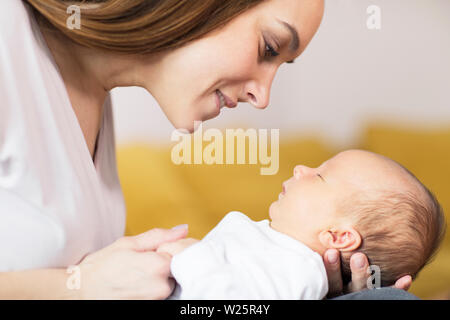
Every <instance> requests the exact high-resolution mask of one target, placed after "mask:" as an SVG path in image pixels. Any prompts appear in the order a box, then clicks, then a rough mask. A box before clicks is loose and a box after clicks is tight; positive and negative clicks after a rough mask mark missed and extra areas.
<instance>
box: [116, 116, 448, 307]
mask: <svg viewBox="0 0 450 320" xmlns="http://www.w3.org/2000/svg"><path fill="white" fill-rule="evenodd" d="M355 147H356V148H363V149H366V150H371V151H374V152H377V153H380V154H384V155H386V156H388V157H390V158H392V159H394V160H396V161H398V162H400V163H401V164H403V165H404V166H406V167H407V168H408V169H410V170H411V171H412V172H413V173H414V174H415V175H416V176H417V177H418V178H419V179H420V180H421V181H422V182H423V183H424V184H425V185H427V186H428V187H429V188H430V189H431V190H432V191H433V192H434V193H435V194H436V196H437V197H438V199H439V200H440V202H441V204H442V205H443V207H444V210H446V212H447V216H448V213H449V212H450V129H446V130H445V129H442V130H435V131H431V130H422V131H420V130H418V129H408V128H399V127H398V126H397V125H396V126H382V125H372V126H369V127H368V129H367V130H366V131H365V133H364V134H363V135H362V137H361V142H360V143H359V144H358V145H357V146H351V148H355ZM171 148H172V145H170V146H166V147H155V146H149V145H144V144H135V145H127V146H120V147H119V148H118V151H117V153H118V154H117V156H118V168H119V175H120V180H121V184H122V188H123V192H124V196H125V201H126V205H127V235H135V234H138V233H141V232H144V231H146V230H148V229H150V228H154V227H163V228H170V227H172V226H175V225H178V224H183V223H188V224H189V230H190V236H192V237H196V238H202V237H203V236H204V235H205V234H206V233H207V232H208V231H209V230H210V229H212V228H213V227H214V226H215V225H216V224H217V223H218V222H219V221H220V219H221V218H222V217H223V216H224V214H225V213H227V212H229V211H231V210H239V211H242V212H245V213H246V214H247V215H249V216H250V217H251V218H252V219H254V220H262V219H266V218H267V217H268V208H269V206H270V204H271V203H272V202H273V201H274V200H276V199H277V197H278V193H279V192H280V191H281V183H282V182H283V181H284V180H286V179H288V178H289V177H290V176H291V175H292V170H293V168H294V166H295V165H296V164H305V165H308V166H317V165H319V164H320V163H322V162H323V161H324V160H326V159H328V158H330V157H331V156H333V155H334V154H336V153H337V152H339V151H340V150H338V149H336V148H333V147H332V146H329V145H326V144H325V143H324V142H322V141H320V140H319V139H316V138H298V139H294V140H284V141H280V168H279V171H278V173H277V174H276V175H271V176H268V175H266V176H264V175H260V171H259V170H260V165H237V164H236V165H205V164H203V165H180V166H177V165H175V164H173V163H172V161H171V155H170V152H171ZM349 148H350V147H349ZM449 289H450V236H449V234H447V236H446V239H445V243H444V245H443V247H442V249H441V251H440V252H439V254H438V256H437V257H436V259H435V261H434V262H432V263H431V264H430V265H429V266H428V267H426V268H425V269H424V270H423V271H422V273H421V274H420V276H419V277H418V279H417V280H416V281H415V282H414V283H413V287H412V288H411V290H410V292H412V293H414V294H416V295H417V296H419V297H420V298H433V297H435V296H436V295H437V294H440V293H442V292H444V291H445V290H449Z"/></svg>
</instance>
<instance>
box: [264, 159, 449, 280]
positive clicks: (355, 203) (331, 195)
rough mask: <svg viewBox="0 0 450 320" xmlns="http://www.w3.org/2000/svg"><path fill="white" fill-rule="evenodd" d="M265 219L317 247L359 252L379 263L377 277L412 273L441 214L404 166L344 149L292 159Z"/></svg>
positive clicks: (427, 252) (426, 254) (439, 226)
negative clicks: (325, 156)
mask: <svg viewBox="0 0 450 320" xmlns="http://www.w3.org/2000/svg"><path fill="white" fill-rule="evenodd" d="M269 215H270V218H271V223H270V225H271V227H272V228H273V229H275V230H277V231H280V232H282V233H285V234H287V235H289V236H291V237H293V238H296V239H298V240H300V241H301V242H303V243H304V244H306V245H308V246H309V247H310V248H311V249H313V250H314V251H316V252H318V253H320V254H321V255H323V253H324V252H325V251H326V250H327V249H329V248H335V249H338V250H339V251H340V252H341V260H342V271H343V276H344V280H348V277H349V275H350V268H349V261H350V256H351V255H352V254H353V253H355V252H363V253H364V254H366V256H367V257H368V259H369V263H370V264H371V265H377V266H378V267H379V268H380V271H381V285H382V286H387V285H392V284H394V283H395V281H396V280H397V279H398V278H400V277H401V276H403V275H407V274H409V275H411V276H412V278H413V279H414V278H415V277H416V276H417V274H418V272H419V271H420V270H421V269H422V268H423V267H424V266H425V265H426V264H427V263H428V262H429V261H430V260H431V258H432V257H433V256H434V254H435V253H436V251H437V249H438V247H439V245H440V243H441V241H442V239H443V236H444V233H445V218H444V214H443V211H442V208H441V206H440V205H439V203H438V201H437V200H436V198H435V197H434V195H433V194H432V193H431V192H430V191H429V190H428V189H427V188H426V187H425V186H424V185H422V183H420V181H419V180H418V179H417V178H416V177H415V176H414V175H413V174H412V173H410V172H409V171H408V170H407V169H405V168H404V167H402V166H401V165H400V164H398V163H397V162H395V161H393V160H391V159H388V158H386V157H384V156H381V155H378V154H375V153H372V152H368V151H363V150H347V151H344V152H341V153H339V154H337V155H336V156H334V157H333V158H331V159H329V160H327V161H325V162H324V163H322V164H321V165H320V166H319V167H317V168H309V167H306V166H302V165H298V166H296V167H295V168H294V175H293V177H291V178H290V179H288V180H287V181H285V182H284V183H283V191H282V193H280V195H279V199H278V200H277V201H275V202H273V203H272V205H271V206H270V209H269Z"/></svg>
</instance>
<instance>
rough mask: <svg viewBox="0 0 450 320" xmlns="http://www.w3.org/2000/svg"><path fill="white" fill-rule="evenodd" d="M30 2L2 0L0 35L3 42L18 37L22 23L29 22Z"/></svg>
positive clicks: (0, 7)
mask: <svg viewBox="0 0 450 320" xmlns="http://www.w3.org/2000/svg"><path fill="white" fill-rule="evenodd" d="M28 10H31V9H30V8H28V4H26V3H25V2H24V1H22V0H2V3H1V6H0V37H1V39H2V42H3V41H5V40H7V39H11V38H14V37H17V36H18V35H17V32H18V31H20V28H19V29H17V27H18V26H19V25H20V24H23V23H25V22H28V15H29V11H28Z"/></svg>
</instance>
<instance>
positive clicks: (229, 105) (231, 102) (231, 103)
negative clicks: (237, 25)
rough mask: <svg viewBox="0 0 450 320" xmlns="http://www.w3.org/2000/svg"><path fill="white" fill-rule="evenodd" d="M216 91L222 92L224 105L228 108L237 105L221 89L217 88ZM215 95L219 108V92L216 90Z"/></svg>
mask: <svg viewBox="0 0 450 320" xmlns="http://www.w3.org/2000/svg"><path fill="white" fill-rule="evenodd" d="M217 91H218V92H220V93H221V94H222V96H223V97H224V98H225V106H226V107H228V108H235V107H236V106H237V102H234V101H233V100H231V99H230V97H228V96H227V95H226V94H224V93H223V92H222V91H220V90H217ZM216 96H217V99H218V103H219V108H220V98H219V93H217V92H216Z"/></svg>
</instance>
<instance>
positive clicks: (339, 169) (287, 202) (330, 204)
mask: <svg viewBox="0 0 450 320" xmlns="http://www.w3.org/2000/svg"><path fill="white" fill-rule="evenodd" d="M415 186H416V184H415V182H414V180H412V178H410V176H409V175H408V174H406V171H405V170H404V169H403V168H401V166H399V165H398V164H397V163H395V162H394V161H392V160H390V159H388V158H386V157H383V156H381V155H378V154H375V153H372V152H368V151H363V150H348V151H344V152H341V153H339V154H337V155H336V156H334V157H333V158H331V159H329V160H327V161H325V162H324V163H322V164H321V165H320V166H319V167H317V168H309V167H306V166H303V165H298V166H296V167H295V168H294V173H293V176H292V177H291V178H290V179H288V180H287V181H285V182H284V183H283V191H282V192H281V193H280V195H279V198H278V200H277V201H275V202H273V203H272V204H271V206H270V209H269V215H270V218H271V220H272V221H271V224H270V225H271V227H272V228H274V229H275V230H278V231H280V232H283V233H285V234H288V235H290V236H292V237H294V238H297V239H298V240H300V241H302V242H304V243H306V244H309V245H310V246H313V247H320V244H319V243H318V242H317V241H318V234H319V233H320V232H321V231H324V230H332V229H333V228H338V227H345V226H344V225H343V224H347V225H348V224H351V223H352V221H349V220H348V216H351V214H350V215H348V214H347V215H343V214H342V212H341V213H340V212H337V211H338V210H337V208H338V205H339V204H341V203H342V201H344V200H348V197H349V196H350V195H352V193H353V192H355V191H363V192H364V191H367V192H370V190H374V188H380V189H388V190H399V191H400V190H405V188H414V187H415ZM344 216H345V217H347V218H346V219H343V217H344Z"/></svg>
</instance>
